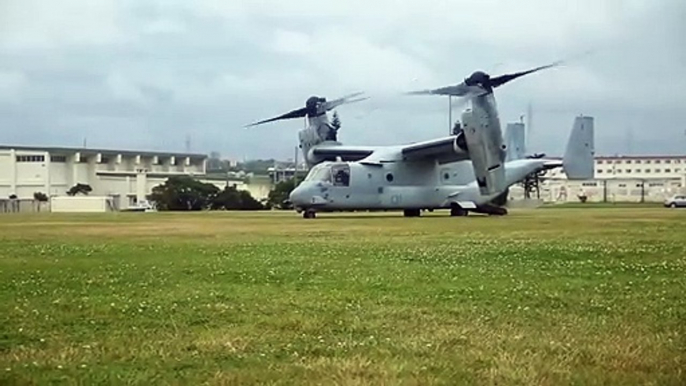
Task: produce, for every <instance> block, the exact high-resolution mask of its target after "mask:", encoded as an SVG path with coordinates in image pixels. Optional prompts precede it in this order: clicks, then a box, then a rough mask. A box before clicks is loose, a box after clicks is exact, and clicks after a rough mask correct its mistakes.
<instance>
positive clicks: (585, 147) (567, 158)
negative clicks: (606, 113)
mask: <svg viewBox="0 0 686 386" xmlns="http://www.w3.org/2000/svg"><path fill="white" fill-rule="evenodd" d="M594 156H595V148H594V133H593V117H585V116H578V117H576V119H575V120H574V126H573V127H572V132H571V134H570V135H569V141H568V142H567V149H566V150H565V154H564V157H563V159H562V163H563V168H564V171H565V174H566V175H567V178H568V179H570V180H588V179H592V178H593V177H594Z"/></svg>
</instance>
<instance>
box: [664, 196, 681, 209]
mask: <svg viewBox="0 0 686 386" xmlns="http://www.w3.org/2000/svg"><path fill="white" fill-rule="evenodd" d="M664 205H665V206H666V207H669V208H677V207H682V208H683V207H686V194H676V195H674V196H672V197H670V198H668V199H666V200H665V203H664Z"/></svg>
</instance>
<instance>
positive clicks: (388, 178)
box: [386, 173, 393, 182]
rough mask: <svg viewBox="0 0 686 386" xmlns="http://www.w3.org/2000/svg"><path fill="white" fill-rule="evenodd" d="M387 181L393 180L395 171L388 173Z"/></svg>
mask: <svg viewBox="0 0 686 386" xmlns="http://www.w3.org/2000/svg"><path fill="white" fill-rule="evenodd" d="M386 181H388V182H393V173H388V174H386Z"/></svg>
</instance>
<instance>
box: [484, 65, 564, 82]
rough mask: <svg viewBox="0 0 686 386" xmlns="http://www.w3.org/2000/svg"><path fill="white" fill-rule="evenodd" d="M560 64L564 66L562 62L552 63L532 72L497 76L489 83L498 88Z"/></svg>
mask: <svg viewBox="0 0 686 386" xmlns="http://www.w3.org/2000/svg"><path fill="white" fill-rule="evenodd" d="M560 64H562V61H561V60H559V61H557V62H554V63H551V64H547V65H545V66H540V67H536V68H533V69H531V70H527V71H520V72H515V73H514V74H505V75H501V76H497V77H495V78H491V80H490V82H489V83H490V86H491V87H492V88H496V87H499V86H502V85H504V84H505V83H507V82H509V81H511V80H515V79H517V78H519V77H521V76H524V75H529V74H532V73H534V72H537V71H541V70H545V69H548V68H552V67H557V66H559V65H560Z"/></svg>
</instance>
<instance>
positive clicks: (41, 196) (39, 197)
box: [33, 192, 48, 202]
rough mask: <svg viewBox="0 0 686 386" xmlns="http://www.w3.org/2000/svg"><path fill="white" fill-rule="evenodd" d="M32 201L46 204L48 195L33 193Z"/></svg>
mask: <svg viewBox="0 0 686 386" xmlns="http://www.w3.org/2000/svg"><path fill="white" fill-rule="evenodd" d="M33 199H34V200H36V201H39V202H46V201H48V195H47V194H45V193H43V192H35V193H34V194H33Z"/></svg>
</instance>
